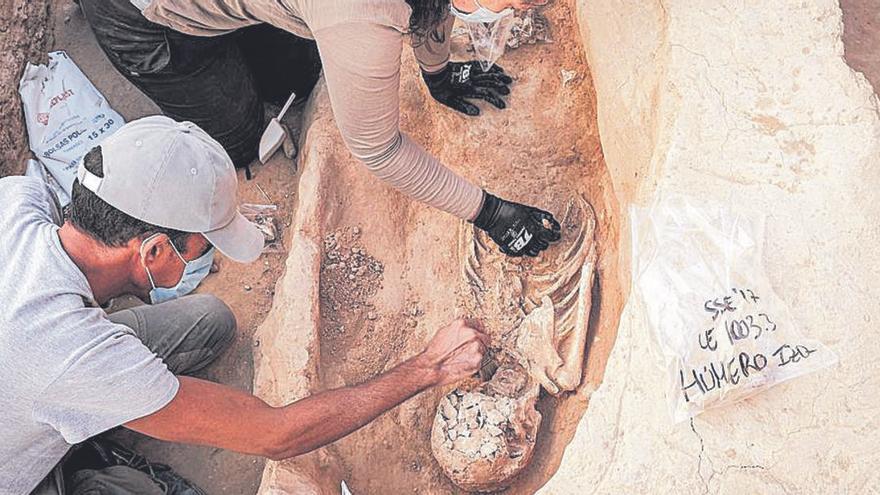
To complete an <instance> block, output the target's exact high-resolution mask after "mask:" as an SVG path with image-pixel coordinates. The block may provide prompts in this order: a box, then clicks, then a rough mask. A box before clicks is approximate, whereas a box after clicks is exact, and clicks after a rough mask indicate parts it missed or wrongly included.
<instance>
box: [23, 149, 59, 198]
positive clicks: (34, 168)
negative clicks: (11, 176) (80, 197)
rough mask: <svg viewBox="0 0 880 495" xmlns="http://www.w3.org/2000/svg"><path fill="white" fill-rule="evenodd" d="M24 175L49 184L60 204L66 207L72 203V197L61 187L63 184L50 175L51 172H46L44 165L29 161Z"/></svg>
mask: <svg viewBox="0 0 880 495" xmlns="http://www.w3.org/2000/svg"><path fill="white" fill-rule="evenodd" d="M24 175H25V176H27V177H34V178H37V179H40V180H42V181H43V182H45V183H46V184H49V188H50V189H51V190H52V192H54V193H55V197H57V198H58V203H59V204H60V205H64V206H66V205H67V204H68V203H70V195H69V194H68V193H67V191H65V190H64V188H62V187H61V184H59V183H58V181H56V180H55V178H54V177H52V176H51V175H49V172H48V171H46V167H44V166H43V164H42V163H40V162H38V161H36V160H28V161H27V167H26V168H25V170H24Z"/></svg>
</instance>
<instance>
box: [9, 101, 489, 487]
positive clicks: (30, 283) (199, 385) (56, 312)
mask: <svg viewBox="0 0 880 495" xmlns="http://www.w3.org/2000/svg"><path fill="white" fill-rule="evenodd" d="M236 190H237V179H236V175H235V169H234V167H233V164H232V162H231V160H230V159H229V157H228V155H227V154H226V152H225V151H224V150H223V148H222V147H221V146H220V145H219V144H218V143H217V142H216V141H214V140H213V139H211V138H210V137H209V136H208V135H207V134H205V133H204V132H203V131H202V130H201V129H199V128H198V127H197V126H195V125H194V124H191V123H188V122H182V123H179V122H175V121H173V120H171V119H168V118H166V117H147V118H144V119H140V120H137V121H134V122H132V123H129V124H127V125H126V126H125V127H123V128H122V129H120V130H119V131H118V132H117V133H116V134H114V135H113V136H111V137H110V138H108V139H106V140H105V141H104V142H103V143H102V145H101V146H100V147H98V148H95V149H93V150H92V151H91V152H89V153H88V154H87V155H86V157H85V158H84V159H83V162H82V163H81V165H80V169H79V172H78V181H77V182H76V183H75V184H74V189H73V199H72V203H71V206H70V212H69V217H68V218H67V220H66V221H63V220H62V215H61V211H60V209H59V208H58V205H57V201H56V200H55V198H54V196H53V195H52V193H51V192H50V191H49V189H48V188H47V187H46V186H45V185H44V184H42V183H41V182H39V181H37V180H35V179H31V178H26V177H7V178H4V179H0V204H3V208H2V209H0V260H3V269H2V270H0V300H2V301H3V311H2V312H0V387H2V390H3V394H2V425H3V426H2V428H0V487H2V489H0V491H3V492H4V493H30V492H37V493H139V494H141V493H148V494H149V493H201V491H200V490H198V489H197V488H196V487H194V486H192V485H191V484H189V483H187V482H186V481H185V480H182V479H180V478H179V477H177V476H176V475H174V473H173V472H171V471H170V470H169V469H167V468H166V467H161V466H157V465H151V464H149V463H147V462H146V461H145V460H143V458H140V457H139V456H136V455H135V454H133V453H131V452H129V451H127V450H126V449H124V448H121V447H119V446H117V445H115V444H112V443H109V442H105V441H101V440H98V441H96V440H94V439H93V437H95V436H96V435H99V434H100V433H102V432H105V431H107V430H109V429H111V428H114V427H116V426H120V425H122V426H125V427H126V428H130V429H132V430H135V431H138V432H141V433H144V434H146V435H149V436H152V437H155V438H159V439H163V440H169V441H176V442H186V443H193V444H201V445H210V446H214V447H221V448H226V449H231V450H235V451H238V452H243V453H248V454H256V455H262V456H265V457H269V458H272V459H284V458H288V457H293V456H296V455H299V454H303V453H306V452H309V451H311V450H313V449H316V448H318V447H320V446H322V445H325V444H327V443H330V442H333V441H334V440H337V439H339V438H341V437H343V436H345V435H347V434H349V433H351V432H352V431H354V430H356V429H358V428H360V427H361V426H364V425H365V424H367V423H369V422H370V421H372V420H373V419H374V418H376V417H377V416H379V415H380V414H382V413H383V412H385V411H387V410H388V409H390V408H392V407H395V406H396V405H398V404H400V403H401V402H403V401H404V400H406V399H407V398H409V397H412V396H413V395H415V394H417V393H419V392H420V391H423V390H425V389H427V388H429V387H432V386H435V385H439V384H444V383H449V382H452V381H456V380H458V379H460V378H463V377H465V376H467V375H470V374H472V373H474V372H475V371H476V370H477V368H478V367H479V363H480V361H481V359H482V355H483V352H484V350H485V343H486V336H485V335H484V334H483V333H481V332H480V331H478V330H475V329H472V328H469V327H468V326H467V325H465V324H464V322H461V321H458V322H455V323H452V324H451V325H449V326H448V327H446V328H444V329H442V330H440V331H439V332H438V333H437V335H436V336H435V337H434V338H433V340H432V341H431V342H430V343H429V344H428V346H427V348H426V349H425V350H424V351H423V352H421V353H420V354H418V355H416V356H413V357H411V358H410V359H409V360H407V361H404V362H403V363H402V364H400V365H399V366H397V367H396V368H394V369H392V370H390V371H388V372H386V373H385V374H383V375H380V376H378V377H376V378H374V379H372V380H370V381H368V382H366V383H363V384H360V385H357V386H353V387H346V388H340V389H335V390H329V391H325V392H321V393H319V394H316V395H313V396H311V397H308V398H306V399H303V400H300V401H297V402H294V403H292V404H289V405H287V406H285V407H278V408H276V407H270V406H269V405H267V404H266V403H265V402H263V401H262V400H260V399H258V398H256V397H254V396H252V395H250V394H248V393H246V392H243V391H240V390H236V389H234V388H231V387H227V386H224V385H220V384H216V383H211V382H207V381H204V380H199V379H196V378H191V377H187V376H185V375H187V374H190V373H192V372H194V371H197V370H199V369H201V368H203V367H204V366H206V365H207V364H208V363H210V362H211V361H212V360H213V359H215V358H216V357H217V356H218V354H219V353H220V352H221V351H222V350H223V349H224V348H225V347H226V346H227V345H228V344H229V342H230V341H231V340H232V337H233V333H234V331H235V318H234V317H233V315H232V313H231V311H230V310H229V308H228V307H227V306H226V305H225V304H224V303H223V302H221V301H220V300H218V299H217V298H215V297H213V296H209V295H193V296H185V297H175V296H176V295H178V294H183V293H186V292H188V290H189V289H191V287H192V285H193V284H194V283H197V282H198V280H200V279H201V277H202V276H204V273H205V271H206V270H208V269H209V268H210V259H211V258H212V256H213V250H214V249H216V250H218V251H220V252H221V253H223V254H224V255H226V256H227V257H229V258H231V259H232V260H234V261H237V262H251V261H254V260H255V259H257V258H258V257H259V256H260V252H261V250H262V247H263V238H262V234H261V233H260V231H259V230H257V228H256V227H255V226H254V225H252V224H250V223H249V222H248V221H247V220H246V219H245V218H244V217H242V216H241V215H240V214H239V213H238V208H237V200H236ZM206 261H207V262H206ZM122 294H135V295H137V296H139V297H140V298H142V299H144V300H150V301H152V302H154V303H157V302H161V301H165V302H161V304H153V305H145V306H141V307H136V308H133V309H128V310H123V311H120V312H117V313H113V314H111V315H109V316H108V315H107V314H105V312H104V311H103V310H102V309H101V305H102V304H105V303H106V302H107V301H109V300H110V299H111V298H113V297H116V296H119V295H122ZM243 418H246V420H244V421H243V420H242V419H243ZM72 446H75V447H74V448H73V449H72V448H71V447H72Z"/></svg>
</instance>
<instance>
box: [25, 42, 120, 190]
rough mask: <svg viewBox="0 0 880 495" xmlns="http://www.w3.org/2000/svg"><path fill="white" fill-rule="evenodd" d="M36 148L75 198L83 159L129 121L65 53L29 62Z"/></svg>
mask: <svg viewBox="0 0 880 495" xmlns="http://www.w3.org/2000/svg"><path fill="white" fill-rule="evenodd" d="M18 92H19V94H20V95H21V101H22V104H23V106H24V115H25V123H26V125H27V131H28V142H29V145H30V149H31V151H33V152H34V153H35V154H36V155H37V159H38V160H39V161H40V163H42V164H43V166H44V167H45V168H46V170H47V171H48V173H49V175H51V176H52V178H54V179H55V181H56V182H57V183H58V184H60V185H61V188H62V189H63V190H64V192H65V195H63V196H61V197H59V200H61V202H62V205H65V206H66V205H67V203H69V202H70V192H71V189H72V188H73V181H74V179H75V178H76V167H77V164H78V163H79V160H80V158H82V157H83V155H85V154H86V153H87V152H88V151H89V150H91V149H92V148H93V147H95V146H97V145H98V144H100V143H101V141H103V139H104V138H105V137H107V136H109V135H110V134H112V133H113V132H115V131H116V130H117V129H119V128H120V127H122V125H123V124H124V123H125V122H124V121H123V119H122V117H121V116H120V115H119V114H118V113H116V112H115V111H114V110H113V109H112V108H110V105H109V104H108V103H107V100H105V99H104V97H103V96H102V95H101V93H99V92H98V90H97V89H95V87H94V86H93V85H92V83H91V82H90V81H89V80H88V78H87V77H86V76H85V74H83V73H82V71H80V70H79V68H78V67H77V66H76V64H74V63H73V60H71V59H70V57H68V56H67V54H66V53H64V52H63V51H58V52H52V53H50V54H49V63H48V65H33V64H28V65H27V67H26V68H25V70H24V75H23V76H22V78H21V82H20V84H19V86H18Z"/></svg>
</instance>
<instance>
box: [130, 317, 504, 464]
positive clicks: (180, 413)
mask: <svg viewBox="0 0 880 495" xmlns="http://www.w3.org/2000/svg"><path fill="white" fill-rule="evenodd" d="M486 344H487V341H486V336H485V335H484V334H482V333H481V332H479V331H478V330H474V329H472V328H469V327H467V326H465V324H464V322H461V321H458V322H455V323H453V324H452V325H450V326H449V327H447V328H444V329H443V330H441V331H440V332H438V333H437V335H436V336H435V337H434V339H433V340H432V341H431V343H430V344H429V346H428V348H427V349H426V350H425V351H424V352H422V353H421V354H419V355H418V356H416V357H414V358H412V359H410V360H408V361H405V362H404V363H402V364H400V365H399V366H397V367H395V368H393V369H391V370H389V371H388V372H386V373H384V374H382V375H379V376H378V377H376V378H373V379H372V380H370V381H368V382H365V383H363V384H360V385H356V386H353V387H344V388H339V389H335V390H329V391H325V392H321V393H318V394H315V395H313V396H310V397H307V398H305V399H302V400H299V401H297V402H294V403H292V404H289V405H287V406H284V407H279V408H275V407H271V406H269V405H268V404H266V403H265V402H263V401H262V400H260V399H259V398H257V397H255V396H253V395H251V394H248V393H246V392H243V391H240V390H237V389H234V388H232V387H228V386H224V385H219V384H216V383H211V382H208V381H205V380H199V379H196V378H188V377H181V378H180V389H179V390H178V392H177V396H175V398H174V399H173V400H172V401H171V402H170V403H168V405H167V406H165V407H164V408H162V409H161V410H159V411H157V412H155V413H153V414H151V415H149V416H145V417H143V418H140V419H137V420H134V421H131V422H129V423H127V424H126V425H125V426H126V427H128V428H130V429H132V430H135V431H138V432H140V433H143V434H145V435H149V436H151V437H155V438H159V439H162V440H169V441H174V442H183V443H193V444H200V445H211V446H214V447H220V448H224V449H229V450H234V451H237V452H243V453H247V454H256V455H261V456H265V457H269V458H271V459H276V460H277V459H286V458H289V457H294V456H297V455H300V454H304V453H307V452H310V451H312V450H314V449H316V448H318V447H321V446H323V445H326V444H328V443H331V442H334V441H336V440H338V439H340V438H342V437H344V436H346V435H348V434H349V433H351V432H353V431H355V430H357V429H358V428H360V427H362V426H364V425H366V424H367V423H369V422H370V421H372V420H373V419H375V418H376V417H378V416H379V415H381V414H382V413H384V412H385V411H387V410H389V409H391V408H393V407H395V406H397V405H398V404H400V403H401V402H403V401H405V400H406V399H408V398H410V397H412V396H413V395H416V394H417V393H419V392H421V391H423V390H425V389H427V388H430V387H432V386H434V385H439V384H443V383H450V382H453V381H457V380H459V379H461V378H464V377H466V376H468V375H471V374H473V373H474V372H475V371H476V370H477V369H478V368H479V365H480V362H481V360H482V354H483V352H484V349H485V345H486Z"/></svg>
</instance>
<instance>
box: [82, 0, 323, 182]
mask: <svg viewBox="0 0 880 495" xmlns="http://www.w3.org/2000/svg"><path fill="white" fill-rule="evenodd" d="M80 5H81V6H82V9H83V12H84V13H85V16H86V19H87V21H88V23H89V25H90V26H91V27H92V31H93V32H94V33H95V37H96V38H97V40H98V44H99V45H100V46H101V49H102V50H103V51H104V53H105V54H106V55H107V58H108V59H109V60H110V62H111V63H112V64H113V66H114V67H115V68H116V70H118V71H119V72H120V73H121V74H122V75H123V76H124V77H125V78H126V79H128V80H129V81H131V83H132V84H134V85H135V86H137V88H138V89H140V90H141V92H143V93H144V94H146V95H147V96H148V97H149V98H150V99H151V100H153V101H154V102H155V103H156V105H158V107H159V108H160V109H162V112H163V113H165V115H167V116H169V117H171V118H173V119H175V120H188V121H190V122H193V123H195V124H197V125H198V126H199V127H201V128H202V129H204V130H205V132H207V133H208V134H209V135H211V137H213V138H214V139H216V140H217V141H218V142H219V143H220V144H221V145H222V146H223V147H224V148H225V149H226V151H227V153H229V156H230V157H231V158H232V161H233V162H234V163H235V165H236V166H237V167H245V166H247V165H248V164H249V163H250V162H251V161H253V160H254V159H255V158H256V156H257V148H258V146H259V141H260V136H261V135H262V131H263V126H264V115H263V105H262V103H263V102H270V103H279V104H280V103H283V102H284V101H285V100H286V99H287V97H288V96H290V93H291V92H292V91H295V92H296V94H297V97H298V99H302V98H305V97H307V96H308V94H309V93H310V92H311V90H312V88H313V87H314V85H315V83H316V82H317V80H318V77H319V75H320V71H321V60H320V57H319V56H318V48H317V45H316V44H315V42H314V41H312V40H306V39H303V38H299V37H297V36H294V35H293V34H290V33H288V32H286V31H283V30H280V29H278V28H275V27H273V26H270V25H268V24H261V25H257V26H251V27H248V28H244V29H240V30H238V31H236V32H234V33H230V34H227V35H223V36H215V37H200V36H190V35H187V34H183V33H179V32H176V31H174V30H172V29H169V28H167V27H164V26H161V25H159V24H155V23H153V22H150V21H148V20H147V19H146V18H144V17H143V15H141V13H140V11H139V10H138V9H137V8H136V7H135V6H134V5H132V4H131V2H130V1H129V0H80Z"/></svg>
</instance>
